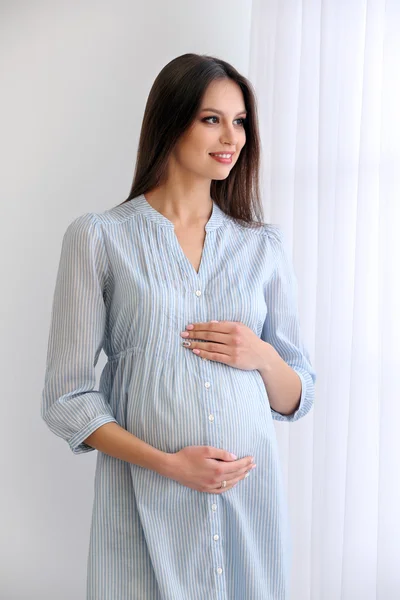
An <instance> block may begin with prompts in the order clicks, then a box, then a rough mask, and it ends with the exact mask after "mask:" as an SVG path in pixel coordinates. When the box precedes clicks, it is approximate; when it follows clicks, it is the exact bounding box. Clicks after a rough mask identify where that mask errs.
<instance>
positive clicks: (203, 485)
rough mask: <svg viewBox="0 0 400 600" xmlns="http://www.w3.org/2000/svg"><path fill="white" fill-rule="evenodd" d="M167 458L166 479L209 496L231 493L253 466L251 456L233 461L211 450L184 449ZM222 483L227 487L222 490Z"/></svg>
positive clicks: (226, 454) (226, 455) (220, 451)
mask: <svg viewBox="0 0 400 600" xmlns="http://www.w3.org/2000/svg"><path fill="white" fill-rule="evenodd" d="M169 457H170V458H169V462H168V465H169V467H168V473H166V474H165V475H166V477H169V478H170V479H174V480H175V481H178V482H179V483H181V484H182V485H185V486H186V487H189V488H191V489H192V490H197V491H198V492H206V493H208V494H222V493H223V492H226V491H227V490H230V489H231V488H232V487H233V486H234V485H236V484H237V483H238V482H239V481H240V480H241V479H244V478H245V476H246V473H247V471H250V470H251V469H252V468H254V467H255V466H256V465H255V464H254V463H253V462H252V460H253V457H252V456H245V457H244V458H240V459H234V458H232V455H231V453H230V452H227V451H226V450H221V449H219V448H214V447H213V446H187V447H186V448H182V450H179V451H178V452H175V453H173V454H170V455H169ZM224 480H225V481H226V487H224V488H221V482H222V481H224Z"/></svg>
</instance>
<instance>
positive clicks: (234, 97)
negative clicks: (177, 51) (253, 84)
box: [172, 79, 246, 180]
mask: <svg viewBox="0 0 400 600" xmlns="http://www.w3.org/2000/svg"><path fill="white" fill-rule="evenodd" d="M205 108H207V109H208V110H204V109H205ZM210 108H211V109H215V110H209V109H210ZM217 111H220V112H217ZM245 117H246V110H245V103H244V98H243V94H242V90H241V89H240V87H239V86H238V85H237V84H236V83H235V82H234V81H232V80H231V79H224V80H217V81H213V82H212V83H211V84H210V85H209V86H208V88H207V90H206V92H205V94H204V98H203V101H202V103H201V107H200V111H199V112H198V114H197V115H196V118H195V120H194V122H193V123H192V125H191V127H190V128H189V129H188V130H187V131H186V132H185V134H184V135H183V136H182V137H181V139H180V140H179V142H178V144H177V145H176V147H175V149H174V152H173V155H172V159H173V162H174V163H176V164H175V165H174V166H175V167H178V168H180V169H183V170H185V171H187V172H191V174H192V175H197V176H199V177H201V178H206V179H208V180H211V179H225V178H226V177H227V176H228V175H229V173H230V171H231V169H232V167H233V166H234V165H235V164H236V162H237V160H238V158H239V154H240V152H241V150H242V148H243V146H244V145H245V143H246V132H245V128H244V119H245ZM218 152H222V153H233V155H232V162H231V163H230V164H228V163H226V164H225V163H222V162H218V161H217V160H215V159H214V158H212V157H211V156H210V153H218Z"/></svg>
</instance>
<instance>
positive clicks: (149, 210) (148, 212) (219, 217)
mask: <svg viewBox="0 0 400 600" xmlns="http://www.w3.org/2000/svg"><path fill="white" fill-rule="evenodd" d="M129 202H130V203H131V206H132V208H133V210H134V212H136V213H138V214H141V215H143V216H144V217H145V218H146V219H150V221H154V222H155V223H158V225H162V226H163V227H169V228H170V229H173V228H174V224H173V223H172V221H170V220H169V219H167V217H165V216H164V215H162V214H161V213H160V212H158V210H156V209H155V208H153V207H152V206H151V204H149V202H147V200H146V198H145V196H144V194H140V196H137V197H136V198H132V199H131V200H129ZM228 219H229V217H228V215H226V214H225V213H224V212H223V210H222V209H221V208H220V207H219V206H218V204H217V203H216V202H215V200H213V210H212V213H211V216H210V218H209V220H208V221H207V223H206V226H205V230H206V231H211V230H212V229H217V228H218V227H221V225H224V223H225V222H226V221H227V220H228Z"/></svg>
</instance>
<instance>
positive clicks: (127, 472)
mask: <svg viewBox="0 0 400 600" xmlns="http://www.w3.org/2000/svg"><path fill="white" fill-rule="evenodd" d="M212 319H215V320H229V321H240V322H242V323H244V324H245V325H247V326H248V327H249V328H251V329H252V330H253V331H254V332H255V333H256V334H257V336H259V337H261V338H262V339H263V340H264V341H268V342H269V343H271V344H272V345H273V346H274V347H275V348H276V349H277V351H278V352H279V353H280V355H281V356H282V357H283V358H284V360H285V361H286V362H287V363H288V364H289V365H290V366H291V367H292V368H293V369H295V371H296V373H298V375H299V377H300V379H301V383H302V395H301V403H300V407H299V409H298V410H297V411H296V412H295V413H294V414H293V415H290V416H283V415H280V414H279V413H276V412H274V411H273V410H271V408H270V405H269V402H268V396H267V392H266V389H265V386H264V383H263V380H262V377H261V375H260V373H259V371H257V370H253V371H245V370H241V369H237V368H233V367H230V366H228V365H226V364H224V363H220V362H217V361H205V360H203V359H202V358H200V357H198V356H196V355H195V354H193V352H192V351H191V350H188V349H186V348H184V347H183V346H182V341H183V340H182V338H181V336H180V332H181V331H184V329H185V327H186V325H187V324H189V323H196V322H207V321H210V320H212ZM102 349H104V352H105V353H106V355H107V357H108V361H107V363H106V365H105V367H104V370H103V372H102V374H101V378H100V384H99V389H98V390H96V389H95V365H96V363H97V360H98V357H99V354H100V352H101V350H102ZM314 383H315V372H314V371H313V368H312V366H311V364H310V360H309V355H308V353H307V350H306V349H305V347H304V344H303V343H302V340H301V333H300V328H299V319H298V311H297V283H296V277H295V274H294V270H293V266H292V264H291V262H290V260H289V258H288V255H287V252H286V250H285V244H284V241H283V237H282V232H281V230H280V228H278V227H277V226H272V225H264V226H263V227H262V228H260V229H258V230H250V229H246V228H244V227H243V226H241V225H239V224H238V223H236V222H235V221H234V220H233V219H231V218H230V217H229V216H228V215H226V214H225V213H224V212H223V211H222V210H221V209H220V208H219V207H218V205H217V204H216V203H215V202H214V204H213V211H212V214H211V217H210V219H209V221H208V223H207V225H206V238H205V243H204V249H203V254H202V259H201V264H200V268H199V272H198V273H197V272H196V271H195V269H194V268H193V266H192V264H191V263H190V261H189V259H188V258H187V257H186V255H185V254H184V252H183V250H182V248H181V246H180V244H179V241H178V238H177V237H176V234H175V231H174V225H173V223H172V222H171V221H169V220H168V219H167V218H166V217H164V216H163V215H162V214H161V213H159V212H158V211H157V210H155V209H154V208H153V207H152V206H151V205H150V204H149V203H148V202H147V200H146V198H145V196H144V195H140V196H138V197H136V198H134V199H132V200H130V201H129V202H126V203H124V204H122V205H119V206H115V207H113V208H111V209H109V210H106V211H104V212H102V213H86V214H84V215H82V216H79V217H78V218H76V219H75V220H74V221H73V222H72V223H71V224H70V225H69V226H68V228H67V230H66V232H65V234H64V238H63V243H62V249H61V258H60V263H59V269H58V274H57V280H56V286H55V292H54V299H53V309H52V318H51V325H50V335H49V343H48V353H47V365H46V374H45V383H44V389H43V394H42V408H41V414H42V417H43V419H44V420H45V422H46V424H47V425H48V427H49V428H50V430H51V431H52V432H54V433H55V434H56V435H58V436H60V437H61V438H63V439H64V440H66V441H67V442H68V444H69V446H70V448H71V450H72V452H74V453H75V454H80V453H83V452H90V451H92V450H93V448H91V447H90V446H87V445H85V443H84V442H83V440H84V439H85V438H87V437H88V436H89V435H90V434H91V433H92V432H93V431H95V430H96V429H97V428H98V427H100V426H102V425H103V424H104V423H108V422H112V421H115V422H117V423H119V424H120V425H121V426H122V427H124V428H125V429H127V430H128V431H130V432H131V433H133V434H134V435H136V436H138V437H139V438H140V439H142V440H144V441H145V442H147V443H148V444H151V445H152V446H154V447H156V448H158V449H159V450H161V451H164V452H177V451H178V450H180V449H181V448H183V447H185V446H193V445H209V446H214V447H216V448H222V449H224V450H227V451H229V452H233V453H234V454H236V455H237V456H238V458H242V457H244V456H254V457H255V462H256V463H257V468H256V469H254V470H253V471H252V472H251V473H250V475H249V476H248V477H247V478H246V479H243V480H242V481H240V482H239V483H238V484H237V485H236V486H234V487H233V488H232V489H229V490H227V491H226V492H224V493H222V494H208V493H204V492H203V493H202V492H197V491H196V490H193V489H191V488H188V487H186V486H183V485H181V484H179V483H178V482H176V481H174V480H172V479H169V478H166V477H163V476H161V475H158V474H157V473H155V472H154V471H152V470H149V469H145V468H142V467H139V466H137V465H134V464H130V463H128V462H125V461H121V460H117V459H115V458H112V457H110V456H109V455H107V454H104V453H102V452H98V454H97V463H96V474H95V493H94V505H93V517H92V524H91V534H90V543H89V555H88V565H87V567H88V569H87V600H134V599H135V600H136V599H137V600H214V599H215V600H289V579H290V568H291V559H292V542H291V535H290V527H289V521H288V511H287V504H286V498H285V493H284V488H283V485H282V477H281V471H280V464H279V457H278V446H277V440H276V436H275V428H274V424H273V419H277V420H285V421H295V420H297V419H299V418H301V417H303V416H304V415H305V414H307V413H308V411H309V410H310V409H311V407H312V405H313V399H314Z"/></svg>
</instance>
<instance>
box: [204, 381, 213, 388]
mask: <svg viewBox="0 0 400 600" xmlns="http://www.w3.org/2000/svg"><path fill="white" fill-rule="evenodd" d="M210 385H211V383H210V382H209V381H206V382H205V384H204V387H206V388H207V389H208V388H209V387H210Z"/></svg>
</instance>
